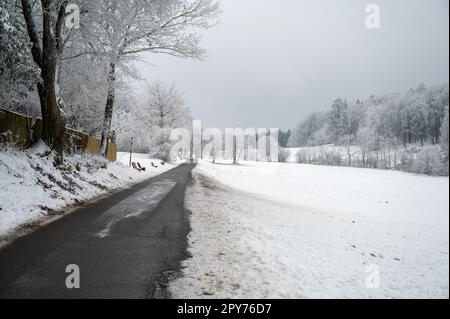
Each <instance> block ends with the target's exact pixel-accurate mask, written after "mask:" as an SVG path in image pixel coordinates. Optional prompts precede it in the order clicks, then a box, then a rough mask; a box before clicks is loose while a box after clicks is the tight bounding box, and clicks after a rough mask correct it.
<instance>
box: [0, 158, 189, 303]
mask: <svg viewBox="0 0 450 319" xmlns="http://www.w3.org/2000/svg"><path fill="white" fill-rule="evenodd" d="M192 168H193V165H190V164H183V165H180V166H179V167H177V168H175V169H173V170H171V171H169V172H167V173H164V174H162V175H159V176H157V177H153V178H151V179H149V180H147V181H145V182H144V183H142V184H139V185H135V186H133V187H132V188H130V189H127V190H124V191H122V192H119V193H117V194H116V195H114V196H112V197H110V198H106V199H103V200H100V201H98V202H96V203H93V204H90V205H88V206H86V207H84V208H80V209H79V210H77V211H75V212H74V213H73V214H71V215H68V216H67V217H65V218H62V219H60V220H58V221H56V222H54V223H52V224H50V225H47V226H45V227H42V228H40V229H38V230H37V231H36V232H34V233H32V234H30V235H28V236H26V237H23V238H21V239H19V240H17V241H16V242H14V243H12V244H11V245H10V246H8V247H6V248H5V249H4V250H2V251H0V298H152V297H164V296H165V295H164V294H165V290H164V289H163V288H164V287H163V285H164V280H163V279H164V276H163V275H165V274H166V272H169V271H173V270H177V269H178V267H179V263H180V260H182V259H184V258H185V251H186V246H187V243H186V236H187V234H188V232H189V223H188V221H187V218H186V216H185V214H184V210H183V203H184V192H185V188H186V185H187V183H188V181H189V177H190V172H191V170H192ZM68 265H77V266H79V269H80V285H81V287H80V289H68V288H67V287H66V278H67V276H69V275H70V274H68V273H66V267H67V266H68Z"/></svg>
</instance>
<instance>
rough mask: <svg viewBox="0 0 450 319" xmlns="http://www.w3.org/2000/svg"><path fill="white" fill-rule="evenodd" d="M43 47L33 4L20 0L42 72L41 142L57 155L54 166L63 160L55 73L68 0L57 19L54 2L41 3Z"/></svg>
mask: <svg viewBox="0 0 450 319" xmlns="http://www.w3.org/2000/svg"><path fill="white" fill-rule="evenodd" d="M41 3H42V9H43V16H42V47H41V44H40V40H39V33H38V31H37V30H38V29H37V27H36V24H35V22H34V17H33V12H32V5H31V3H30V1H29V0H22V11H23V15H24V18H25V21H26V24H27V31H28V35H29V37H30V40H31V42H32V49H31V53H32V56H33V60H34V61H35V63H36V64H37V65H38V66H39V67H40V69H41V78H42V82H41V83H38V85H37V88H38V95H39V100H40V104H41V113H42V124H43V125H42V139H43V140H44V142H45V143H46V144H47V145H48V146H50V147H51V148H52V149H54V150H56V151H57V153H58V158H57V163H58V164H60V163H61V162H62V160H63V152H64V142H65V140H64V135H65V121H64V118H63V116H62V112H61V110H60V108H59V106H58V102H57V94H56V87H55V86H56V83H55V81H56V70H57V66H58V62H59V55H58V54H59V48H58V46H59V45H60V39H59V38H60V36H61V35H60V34H59V31H60V30H61V25H62V22H63V17H64V15H63V14H62V12H64V10H65V7H66V5H67V1H65V2H63V4H62V5H61V7H60V8H59V12H58V15H57V17H58V18H57V20H55V15H53V10H54V9H53V8H52V5H53V1H52V0H42V1H41Z"/></svg>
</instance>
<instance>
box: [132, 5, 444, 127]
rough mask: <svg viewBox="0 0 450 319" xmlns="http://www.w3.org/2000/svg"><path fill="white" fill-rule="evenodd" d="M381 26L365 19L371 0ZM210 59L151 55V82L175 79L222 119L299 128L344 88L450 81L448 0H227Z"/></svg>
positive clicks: (204, 110)
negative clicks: (372, 26) (375, 26)
mask: <svg viewBox="0 0 450 319" xmlns="http://www.w3.org/2000/svg"><path fill="white" fill-rule="evenodd" d="M371 3H374V4H378V5H379V7H380V9H381V29H378V30H373V29H372V30H371V29H368V28H367V27H366V25H365V20H366V17H367V13H366V12H365V9H366V6H367V5H368V4H371ZM222 9H223V14H222V16H221V24H220V25H219V26H217V27H215V28H214V29H211V30H208V31H205V32H202V34H203V40H202V45H203V47H205V48H206V49H207V50H208V55H209V57H208V58H207V59H206V60H205V61H202V62H196V61H190V60H181V59H176V58H173V57H170V56H162V55H146V56H145V59H146V61H148V62H149V63H152V64H154V65H155V66H151V65H149V64H147V65H143V64H140V65H139V67H140V69H141V72H142V76H143V77H144V78H145V79H146V80H147V81H149V82H151V81H161V82H165V83H167V84H170V83H172V82H176V84H177V86H178V87H179V88H180V89H181V90H182V91H183V92H184V95H185V98H186V102H187V104H188V105H189V106H190V107H191V109H192V111H193V115H194V117H195V118H197V119H200V120H202V121H203V122H204V125H208V126H214V127H219V128H223V127H279V128H292V127H294V126H296V125H297V123H298V122H299V121H301V120H302V119H303V118H304V117H305V116H306V115H308V114H309V113H311V112H313V111H318V110H324V109H327V108H329V106H330V105H331V103H332V101H333V100H334V99H335V98H337V97H342V98H348V99H355V98H366V97H368V96H370V95H371V94H380V93H390V92H404V91H406V90H407V89H408V88H410V87H416V86H417V85H419V84H420V83H421V82H423V83H425V84H426V85H433V84H443V83H448V78H449V40H448V37H449V15H448V12H449V1H448V0H372V1H364V0H222Z"/></svg>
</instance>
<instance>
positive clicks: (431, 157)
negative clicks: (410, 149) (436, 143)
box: [411, 148, 443, 175]
mask: <svg viewBox="0 0 450 319" xmlns="http://www.w3.org/2000/svg"><path fill="white" fill-rule="evenodd" d="M411 172H413V173H419V174H427V175H442V173H443V164H442V159H441V153H440V151H439V149H437V148H433V149H423V150H421V151H420V152H419V153H417V155H416V157H415V159H414V160H413V161H412V163H411Z"/></svg>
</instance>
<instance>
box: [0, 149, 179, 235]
mask: <svg viewBox="0 0 450 319" xmlns="http://www.w3.org/2000/svg"><path fill="white" fill-rule="evenodd" d="M118 158H119V159H120V160H121V161H122V162H121V161H120V160H119V161H118V163H108V162H106V161H105V160H103V159H100V158H96V157H92V156H86V155H73V156H68V157H66V164H65V166H64V168H63V169H62V170H58V169H56V168H55V167H54V166H53V155H52V154H51V153H50V152H49V150H48V148H47V147H46V146H44V145H39V146H37V147H35V148H34V149H31V150H27V151H17V150H4V149H3V150H0V237H3V238H4V239H5V240H6V239H7V237H9V235H10V232H12V231H14V230H15V229H16V228H17V227H18V226H22V227H24V226H25V225H24V224H27V225H29V226H31V225H34V224H39V223H41V222H43V221H46V220H49V219H52V218H55V217H56V216H55V215H58V214H59V213H58V211H59V210H61V209H63V208H65V207H67V206H72V205H76V204H78V203H80V202H83V201H88V200H91V199H93V198H96V197H98V196H101V195H105V194H107V193H108V192H111V191H114V190H117V189H120V188H125V187H128V186H130V185H132V184H135V183H138V182H141V181H143V180H145V179H147V178H150V177H152V176H155V175H158V174H160V173H162V172H165V171H167V170H169V169H171V168H173V167H174V166H173V165H165V166H161V165H158V164H159V163H160V162H161V161H157V160H153V161H154V162H155V164H156V165H158V168H153V167H151V164H150V163H151V160H149V159H145V155H142V154H137V155H136V158H134V159H133V161H139V162H140V163H141V164H143V166H147V170H146V172H143V173H139V172H138V171H136V170H133V169H130V168H128V161H126V160H125V159H124V158H125V157H124V155H123V154H121V153H120V154H119V155H118ZM128 160H129V158H128ZM124 163H126V165H125V164H124Z"/></svg>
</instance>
